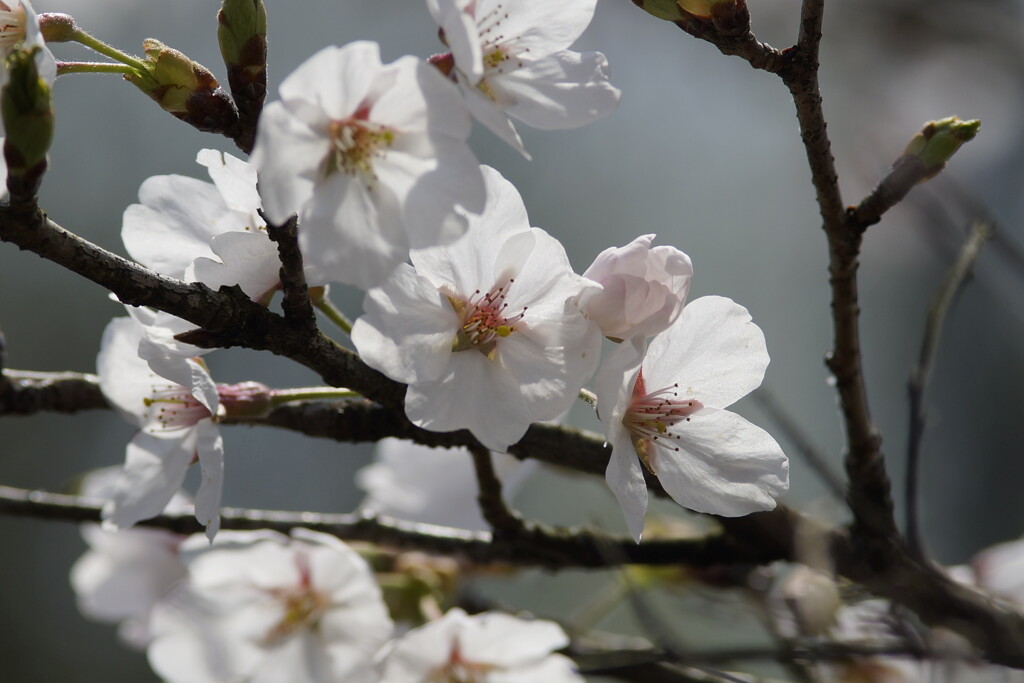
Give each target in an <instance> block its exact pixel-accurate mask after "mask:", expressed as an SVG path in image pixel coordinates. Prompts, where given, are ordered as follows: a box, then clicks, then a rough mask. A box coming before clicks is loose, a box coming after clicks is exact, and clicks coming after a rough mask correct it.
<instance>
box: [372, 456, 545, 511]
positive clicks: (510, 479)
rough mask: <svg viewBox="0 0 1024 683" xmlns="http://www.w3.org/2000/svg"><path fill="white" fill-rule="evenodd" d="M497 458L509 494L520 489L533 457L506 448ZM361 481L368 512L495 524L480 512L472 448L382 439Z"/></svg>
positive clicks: (504, 490) (496, 466) (500, 474)
mask: <svg viewBox="0 0 1024 683" xmlns="http://www.w3.org/2000/svg"><path fill="white" fill-rule="evenodd" d="M491 460H492V462H493V463H494V469H495V472H496V473H497V475H498V477H499V478H500V479H501V480H502V492H503V494H504V495H505V496H506V497H511V496H513V495H515V492H516V489H518V488H519V486H520V485H521V484H522V482H523V481H524V479H525V478H526V477H527V476H529V473H530V471H532V469H533V468H532V467H531V465H532V464H533V463H530V462H522V461H520V460H517V459H516V458H513V457H512V456H510V455H505V454H503V453H492V454H491ZM356 483H357V484H359V486H360V488H362V489H363V490H364V491H366V498H365V499H364V500H363V502H362V503H361V504H360V506H359V507H360V509H362V510H365V511H367V512H372V513H377V514H384V515H390V516H392V517H398V518H399V519H405V520H409V521H411V522H425V523H427V524H440V525H442V526H451V527H458V528H460V529H474V530H481V531H483V530H487V529H490V528H491V526H490V524H488V523H487V522H486V521H485V520H484V518H483V516H482V515H481V513H480V503H479V501H478V500H477V496H478V495H479V494H480V487H479V485H478V484H477V480H476V472H475V470H474V468H473V459H472V456H470V454H469V450H468V449H465V448H450V449H444V448H429V447H427V446H421V445H419V444H415V443H412V442H410V441H401V440H399V439H381V440H380V441H379V442H377V448H376V456H375V459H374V462H373V463H371V464H369V465H367V466H366V467H364V468H363V469H361V470H359V472H357V473H356Z"/></svg>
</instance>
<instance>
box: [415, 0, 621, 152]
mask: <svg viewBox="0 0 1024 683" xmlns="http://www.w3.org/2000/svg"><path fill="white" fill-rule="evenodd" d="M596 5H597V0H571V1H570V2H558V3H552V2H549V1H548V0H520V1H519V2H512V3H509V2H507V1H506V2H503V1H502V0H427V7H428V8H429V10H430V13H431V14H432V15H433V17H434V20H435V21H436V22H437V23H438V24H439V25H440V26H441V30H442V32H443V36H444V39H445V41H446V42H447V44H448V46H449V47H450V48H451V50H452V52H451V59H452V60H453V62H454V73H452V74H451V75H452V76H453V77H454V78H455V80H456V82H457V83H458V84H459V86H460V88H461V89H462V92H463V94H464V95H465V97H466V102H467V103H468V104H469V108H470V111H472V113H473V116H475V117H476V119H477V120H478V121H480V122H481V123H482V124H484V125H485V126H487V128H489V129H490V130H491V131H493V132H494V133H495V134H496V135H498V136H499V137H500V138H501V139H503V140H505V141H506V142H508V143H509V144H510V145H512V146H513V147H515V148H516V149H518V150H519V151H520V152H522V153H523V155H524V156H526V157H527V158H529V155H528V154H527V153H526V150H525V149H524V148H523V142H522V140H521V139H520V137H519V133H518V132H517V131H516V129H515V126H514V125H513V124H512V121H511V120H510V119H509V116H513V117H515V118H517V119H519V120H520V121H522V122H523V123H525V124H527V125H528V126H533V127H534V128H540V129H542V130H556V129H564V128H578V127H579V126H584V125H586V124H588V123H590V122H592V121H595V120H597V119H600V118H602V117H604V116H607V115H608V114H610V113H611V112H612V110H614V109H615V107H616V105H618V102H619V96H620V94H621V93H620V92H619V90H618V88H615V87H613V86H612V85H611V84H610V83H609V82H608V61H607V60H606V59H605V56H604V55H603V54H601V53H600V52H583V53H580V52H573V51H571V50H568V49H567V48H568V47H569V46H570V45H572V44H573V43H574V42H576V39H577V38H579V37H580V35H582V34H583V31H585V30H586V28H587V26H589V25H590V20H591V19H593V18H594V9H595V7H596ZM433 61H434V62H435V63H438V62H440V64H439V65H440V66H442V68H443V69H451V68H452V67H451V65H447V66H446V65H445V64H444V63H443V62H444V60H438V59H437V58H435V59H434V60H433Z"/></svg>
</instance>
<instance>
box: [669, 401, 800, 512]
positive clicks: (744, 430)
mask: <svg viewBox="0 0 1024 683" xmlns="http://www.w3.org/2000/svg"><path fill="white" fill-rule="evenodd" d="M673 431H675V432H676V433H678V434H679V439H678V440H671V439H667V440H660V441H658V442H655V444H654V446H655V447H654V448H652V449H651V468H652V469H653V470H654V472H655V474H657V475H658V480H659V481H660V482H661V484H662V486H664V487H665V490H666V491H667V492H668V494H669V495H670V496H671V497H672V499H673V500H675V501H676V502H677V503H679V504H680V505H682V506H684V507H687V508H690V509H691V510H696V511H697V512H707V513H711V514H715V515H722V516H725V517H739V516H742V515H746V514H749V513H751V512H758V511H761V510H772V509H774V508H775V499H776V498H778V497H779V496H781V495H782V494H783V493H785V492H786V490H787V489H788V488H789V461H788V459H787V458H786V456H785V454H784V453H783V452H782V448H781V447H780V446H779V444H778V443H776V441H775V439H773V438H772V437H771V435H770V434H768V432H766V431H764V430H763V429H761V428H760V427H758V426H756V425H753V424H751V423H750V422H747V421H746V420H745V419H743V418H742V417H740V416H739V415H736V414H735V413H731V412H729V411H727V410H713V409H705V410H703V411H700V412H698V413H696V414H694V415H693V416H692V418H691V419H690V421H689V422H687V423H685V425H682V426H679V427H677V428H675V429H674V430H673ZM659 444H660V445H659ZM674 447H678V449H679V450H678V451H676V450H672V449H673V448H674Z"/></svg>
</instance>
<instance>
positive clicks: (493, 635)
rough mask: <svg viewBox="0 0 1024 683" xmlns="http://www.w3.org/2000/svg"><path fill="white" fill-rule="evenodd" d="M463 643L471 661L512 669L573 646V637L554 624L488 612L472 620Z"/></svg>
mask: <svg viewBox="0 0 1024 683" xmlns="http://www.w3.org/2000/svg"><path fill="white" fill-rule="evenodd" d="M459 644H460V646H461V648H462V651H463V655H464V656H465V657H466V659H468V660H470V661H474V662H483V663H488V664H494V665H497V666H499V667H503V668H509V669H512V668H514V667H515V666H516V665H518V664H524V663H532V662H533V661H536V660H538V659H541V658H543V657H545V656H546V655H548V654H550V653H551V652H552V651H553V650H560V649H561V648H563V647H565V646H566V645H568V644H569V638H568V636H566V635H565V631H563V630H562V628H561V627H560V626H559V625H558V624H556V623H554V622H551V621H544V620H541V619H537V620H535V621H527V620H525V619H518V618H516V617H513V616H510V615H508V614H503V613H501V612H485V613H483V614H476V615H474V616H472V617H470V618H469V623H468V624H467V625H466V626H464V627H463V629H462V631H461V633H460V634H459Z"/></svg>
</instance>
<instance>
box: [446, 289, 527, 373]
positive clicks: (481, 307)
mask: <svg viewBox="0 0 1024 683" xmlns="http://www.w3.org/2000/svg"><path fill="white" fill-rule="evenodd" d="M514 282H515V280H514V279H511V278H510V279H509V281H508V284H507V285H502V286H500V287H495V288H494V289H492V290H491V291H489V292H487V293H486V294H482V293H481V292H480V290H479V289H478V290H476V291H475V292H473V296H471V297H469V299H468V300H466V301H463V300H461V299H456V298H454V297H451V296H449V297H448V301H449V302H451V305H452V308H454V309H455V312H456V313H458V314H459V317H460V318H461V319H462V326H461V327H460V328H459V331H458V332H457V333H456V335H455V341H454V342H452V351H453V352H454V351H467V350H469V349H476V350H477V351H480V352H481V353H483V354H484V355H485V356H488V357H490V356H492V355H493V354H494V350H495V349H496V348H497V343H498V340H499V339H504V338H505V337H508V336H509V335H510V334H512V333H513V332H515V331H516V329H517V327H516V325H517V323H520V322H521V321H522V319H523V317H524V316H525V315H526V309H527V307H526V306H523V309H522V310H521V311H520V312H519V313H518V314H516V315H512V316H510V315H507V311H508V303H507V302H506V301H505V297H506V296H507V295H508V291H509V289H511V287H512V284H513V283H514Z"/></svg>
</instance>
